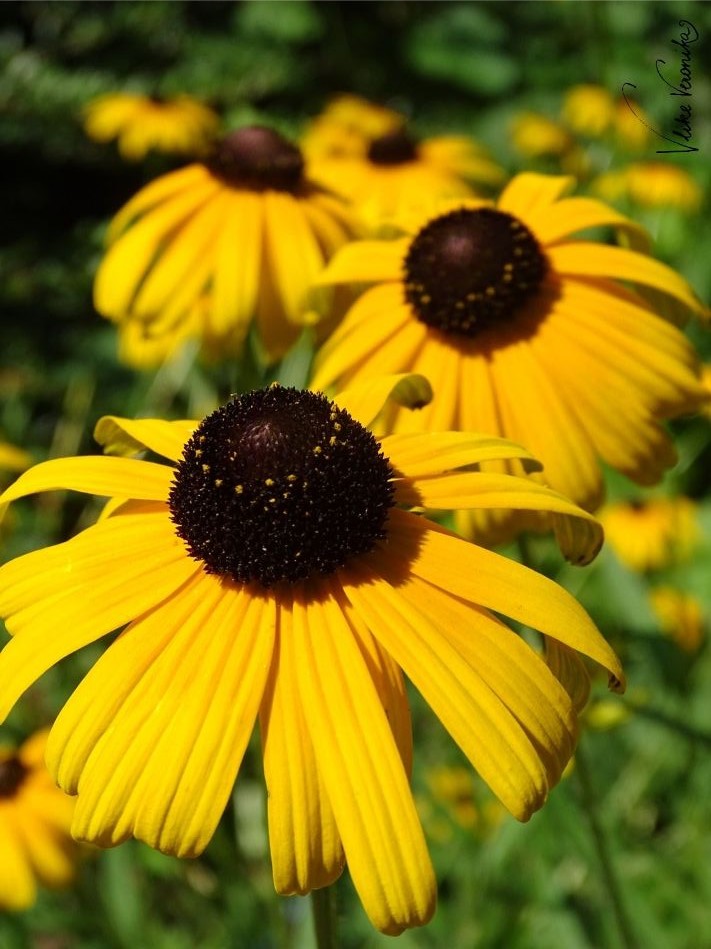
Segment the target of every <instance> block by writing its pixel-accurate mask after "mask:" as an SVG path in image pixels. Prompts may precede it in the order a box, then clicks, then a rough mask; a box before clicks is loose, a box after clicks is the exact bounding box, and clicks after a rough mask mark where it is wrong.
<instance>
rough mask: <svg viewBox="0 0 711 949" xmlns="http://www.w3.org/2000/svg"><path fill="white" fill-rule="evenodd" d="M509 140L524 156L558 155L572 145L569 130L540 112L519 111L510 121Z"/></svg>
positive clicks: (568, 149) (573, 143) (562, 153)
mask: <svg viewBox="0 0 711 949" xmlns="http://www.w3.org/2000/svg"><path fill="white" fill-rule="evenodd" d="M511 140H512V142H513V146H514V148H515V149H516V151H518V152H520V153H521V154H522V155H525V157H526V158H543V157H547V156H554V157H560V156H562V155H564V154H565V153H566V152H568V151H570V149H571V148H573V147H574V145H575V142H574V140H573V138H572V136H571V134H570V132H569V131H568V130H567V129H566V128H564V127H563V126H562V125H561V124H560V122H556V121H555V120H554V119H551V118H549V117H548V116H547V115H543V114H542V113H540V112H530V111H527V112H520V113H518V114H517V115H516V116H515V117H514V119H513V121H512V123H511Z"/></svg>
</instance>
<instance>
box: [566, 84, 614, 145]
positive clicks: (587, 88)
mask: <svg viewBox="0 0 711 949" xmlns="http://www.w3.org/2000/svg"><path fill="white" fill-rule="evenodd" d="M561 117H562V119H563V121H564V122H565V124H566V125H567V127H568V128H569V129H571V130H572V131H573V132H575V133H576V134H577V135H585V136H586V137H588V138H600V137H601V136H602V135H604V134H605V132H606V131H607V130H608V129H609V128H610V127H611V125H612V124H613V122H614V119H615V100H614V99H613V97H612V96H611V95H610V93H609V92H608V91H607V89H605V88H603V87H602V86H596V85H593V84H591V83H583V84H581V85H578V86H573V87H572V88H571V89H569V90H568V92H567V93H566V95H565V98H564V99H563V107H562V110H561Z"/></svg>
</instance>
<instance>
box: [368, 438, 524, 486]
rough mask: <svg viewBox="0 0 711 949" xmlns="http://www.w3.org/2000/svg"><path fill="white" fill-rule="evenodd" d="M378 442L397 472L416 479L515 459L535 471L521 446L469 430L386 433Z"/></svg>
mask: <svg viewBox="0 0 711 949" xmlns="http://www.w3.org/2000/svg"><path fill="white" fill-rule="evenodd" d="M380 443H381V445H382V448H383V452H384V453H385V455H386V456H387V457H388V458H389V459H390V461H391V462H392V464H393V466H394V467H395V469H396V470H397V471H398V473H400V474H402V475H404V477H406V478H412V479H418V478H427V477H431V476H434V475H440V474H442V473H443V472H445V471H453V470H454V469H456V468H464V467H467V466H469V465H478V464H480V463H481V462H483V461H491V460H494V459H495V460H502V459H505V458H519V459H521V460H522V461H523V462H524V467H525V469H526V470H527V471H538V470H540V468H541V464H540V462H538V461H536V460H535V458H533V457H532V456H531V455H530V454H529V452H528V451H526V449H525V448H522V447H521V446H520V445H517V444H515V442H510V441H507V440H506V439H505V438H494V437H493V436H490V435H475V434H472V433H470V432H432V433H429V432H428V433H422V434H420V433H419V432H410V433H404V434H402V435H386V436H385V437H384V438H381V440H380Z"/></svg>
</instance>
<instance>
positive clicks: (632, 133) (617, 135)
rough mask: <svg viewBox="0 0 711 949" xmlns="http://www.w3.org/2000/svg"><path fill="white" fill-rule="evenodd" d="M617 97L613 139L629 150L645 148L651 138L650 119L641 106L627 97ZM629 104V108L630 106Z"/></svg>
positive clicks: (634, 150) (637, 150)
mask: <svg viewBox="0 0 711 949" xmlns="http://www.w3.org/2000/svg"><path fill="white" fill-rule="evenodd" d="M627 98H628V101H625V100H624V99H618V100H617V103H616V105H615V118H614V122H613V126H612V127H613V134H614V140H615V142H616V143H617V144H619V145H621V146H622V147H623V148H625V149H627V151H630V152H639V151H642V149H643V148H646V147H647V146H648V144H649V142H650V139H651V137H652V136H651V128H650V126H651V119H650V117H649V116H648V115H647V113H646V112H645V111H644V109H643V108H642V106H641V105H640V104H639V103H638V102H635V101H633V100H632V99H630V98H629V96H628V97H627ZM630 106H631V108H630Z"/></svg>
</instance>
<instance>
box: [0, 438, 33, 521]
mask: <svg viewBox="0 0 711 949" xmlns="http://www.w3.org/2000/svg"><path fill="white" fill-rule="evenodd" d="M31 464H32V458H31V457H30V455H28V453H27V452H26V451H23V450H22V449H21V448H16V447H15V446H14V445H10V444H9V443H8V442H3V441H0V484H2V485H3V486H4V485H5V484H7V478H6V477H5V473H6V472H7V473H9V474H16V473H17V472H18V471H24V470H25V468H28V467H29V466H30V465H31ZM6 511H7V505H5V504H0V524H2V523H3V521H4V520H5V513H6ZM5 526H6V527H7V524H6V525H5Z"/></svg>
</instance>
